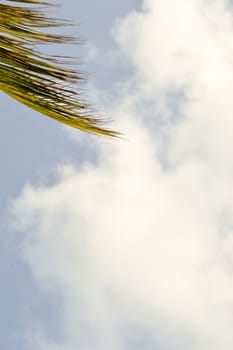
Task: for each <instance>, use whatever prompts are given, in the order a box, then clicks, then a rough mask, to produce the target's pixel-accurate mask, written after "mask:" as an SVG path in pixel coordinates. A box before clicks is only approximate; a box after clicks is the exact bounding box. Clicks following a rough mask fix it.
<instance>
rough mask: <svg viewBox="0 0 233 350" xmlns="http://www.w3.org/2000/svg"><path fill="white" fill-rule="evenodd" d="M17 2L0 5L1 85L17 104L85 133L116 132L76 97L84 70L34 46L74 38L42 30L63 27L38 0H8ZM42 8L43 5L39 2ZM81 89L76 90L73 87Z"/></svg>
mask: <svg viewBox="0 0 233 350" xmlns="http://www.w3.org/2000/svg"><path fill="white" fill-rule="evenodd" d="M6 1H11V2H18V3H24V4H23V5H21V6H19V5H18V6H16V5H9V4H0V89H1V90H2V91H4V92H5V93H6V94H8V95H10V96H11V97H13V98H15V99H16V100H18V101H20V102H21V103H23V104H25V105H27V106H28V107H31V108H33V109H35V110H36V111H38V112H40V113H42V114H45V115H47V116H48V117H51V118H53V119H56V120H57V121H60V122H62V123H65V124H67V125H69V126H72V127H74V128H78V129H81V130H83V131H86V132H92V133H97V134H105V135H109V136H118V133H117V132H114V131H112V130H109V129H107V128H105V127H104V123H105V122H106V120H103V119H102V118H95V117H93V116H92V114H91V113H89V110H90V108H89V105H88V104H87V103H85V102H84V101H83V100H82V99H81V97H80V83H81V81H82V80H83V76H82V74H81V73H80V72H79V71H77V70H75V69H71V68H67V65H65V62H64V61H63V60H62V58H61V57H60V58H57V57H53V56H49V55H47V54H43V53H41V52H40V51H38V50H37V49H36V48H35V45H36V44H42V43H46V44H48V43H71V42H74V38H72V37H67V36H61V35H55V34H48V33H46V32H45V31H44V28H49V27H59V26H64V25H67V23H66V22H65V21H58V20H56V19H51V18H48V17H47V16H46V15H45V13H44V12H41V8H39V7H37V6H28V4H33V5H43V6H44V5H45V6H51V4H50V3H48V2H45V1H39V0H6ZM40 7H41V6H40ZM77 85H78V87H79V91H77V90H76V88H75V86H77Z"/></svg>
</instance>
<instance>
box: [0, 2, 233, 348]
mask: <svg viewBox="0 0 233 350" xmlns="http://www.w3.org/2000/svg"><path fill="white" fill-rule="evenodd" d="M93 6H94V8H93ZM56 14H59V15H60V16H62V17H66V18H69V19H72V20H73V21H75V22H76V23H79V27H77V28H76V29H73V28H72V31H74V32H75V34H76V33H77V34H78V35H81V36H82V37H83V38H84V39H85V40H86V44H85V45H84V46H82V47H78V48H75V47H71V48H70V50H69V53H70V54H71V55H73V56H75V57H77V58H78V59H80V60H81V62H83V69H84V70H86V71H87V72H88V73H89V74H88V77H89V81H88V83H87V88H86V91H87V94H88V98H89V99H90V100H91V101H92V103H93V105H94V106H95V108H96V110H98V111H101V113H103V114H105V115H109V116H110V117H111V120H112V124H111V125H112V126H114V128H116V129H117V130H119V131H121V132H122V133H123V134H124V137H123V139H119V140H109V139H106V138H101V137H95V136H91V135H85V134H83V133H81V132H79V131H76V130H71V129H69V128H68V127H64V126H62V125H60V124H58V123H55V122H54V121H52V120H49V119H48V118H46V117H42V116H40V115H38V114H37V113H35V112H33V111H31V110H29V109H28V108H26V107H24V106H20V105H19V104H18V103H16V102H14V101H12V100H11V99H10V98H8V97H7V96H5V95H3V94H1V101H2V106H3V110H4V113H3V114H2V123H3V127H2V128H1V130H0V133H1V135H0V140H1V141H0V143H1V147H0V152H1V161H2V164H1V184H0V186H1V200H0V210H1V217H2V219H1V226H0V233H1V243H0V262H1V263H0V281H1V297H0V310H1V312H0V347H2V348H3V349H5V348H6V349H10V350H16V349H25V350H32V349H33V350H77V349H80V350H109V349H111V350H154V349H156V350H176V349H177V350H178V349H179V350H186V349H190V350H202V349H203V350H204V349H205V350H219V349H222V348H223V349H226V350H231V349H232V347H233V335H232V326H231V325H232V324H233V258H232V257H233V219H232V217H233V216H232V214H233V190H232V188H233V186H232V184H233V157H232V152H231V150H232V147H233V139H232V132H231V130H232V127H233V118H232V110H233V99H232V91H233V63H232V62H233V12H232V5H231V3H230V2H229V1H224V0H211V1H209V0H189V1H188V2H187V1H185V0H172V1H170V0H141V1H136V0H135V1H134V0H131V1H123V0H122V1H118V2H112V4H111V2H109V1H107V0H99V1H98V6H97V5H93V1H91V0H85V2H84V1H79V0H78V1H77V0H66V2H64V3H62V6H61V7H60V8H59V9H56ZM59 50H61V52H63V51H62V50H63V49H62V48H60V49H59ZM64 50H66V52H65V54H67V47H66V48H65V49H64Z"/></svg>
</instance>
